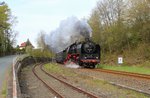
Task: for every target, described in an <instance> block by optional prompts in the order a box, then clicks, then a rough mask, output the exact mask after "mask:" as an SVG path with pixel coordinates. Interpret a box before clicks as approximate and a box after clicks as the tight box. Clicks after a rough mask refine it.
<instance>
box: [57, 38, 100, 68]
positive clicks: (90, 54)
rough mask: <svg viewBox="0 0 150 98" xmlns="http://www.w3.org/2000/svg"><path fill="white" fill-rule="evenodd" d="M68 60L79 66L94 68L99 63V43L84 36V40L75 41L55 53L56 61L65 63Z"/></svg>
mask: <svg viewBox="0 0 150 98" xmlns="http://www.w3.org/2000/svg"><path fill="white" fill-rule="evenodd" d="M69 60H71V61H72V62H75V63H77V64H79V65H80V66H81V67H88V68H95V66H96V64H98V63H100V45H99V44H96V43H94V42H93V41H91V40H90V39H89V38H86V39H85V41H82V42H75V43H73V44H72V45H70V46H69V47H67V48H66V49H65V50H63V51H61V52H59V53H57V54H56V61H57V62H58V63H64V64H65V63H66V62H67V61H69Z"/></svg>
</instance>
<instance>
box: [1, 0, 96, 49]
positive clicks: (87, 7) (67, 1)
mask: <svg viewBox="0 0 150 98" xmlns="http://www.w3.org/2000/svg"><path fill="white" fill-rule="evenodd" d="M0 1H5V2H6V3H7V4H8V6H9V8H10V9H11V12H12V15H13V16H15V17H17V24H16V25H15V26H14V30H16V31H17V32H18V36H17V38H16V39H17V45H20V44H21V43H22V42H25V41H26V40H27V39H28V38H29V40H30V41H31V43H32V44H33V45H34V46H35V47H37V45H36V44H37V43H36V39H37V37H38V34H39V32H40V31H45V32H46V33H50V32H51V31H53V30H55V29H56V28H57V27H58V26H59V23H60V22H61V21H62V20H64V19H66V18H68V17H71V16H75V17H77V18H78V19H82V18H86V19H87V18H89V16H90V14H91V11H92V9H93V8H94V7H95V6H96V2H97V1H98V0H0Z"/></svg>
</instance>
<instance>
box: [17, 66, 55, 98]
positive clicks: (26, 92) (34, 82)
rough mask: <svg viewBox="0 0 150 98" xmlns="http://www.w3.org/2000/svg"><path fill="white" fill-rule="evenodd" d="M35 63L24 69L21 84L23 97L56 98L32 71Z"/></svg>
mask: <svg viewBox="0 0 150 98" xmlns="http://www.w3.org/2000/svg"><path fill="white" fill-rule="evenodd" d="M32 68H33V65H31V66H28V67H25V68H23V69H22V72H21V76H20V79H19V80H20V86H21V93H22V95H23V98H54V95H53V94H52V93H50V92H49V90H48V89H47V88H46V87H45V86H44V85H43V83H42V82H41V81H39V80H38V79H37V78H36V77H35V75H34V74H33V73H32Z"/></svg>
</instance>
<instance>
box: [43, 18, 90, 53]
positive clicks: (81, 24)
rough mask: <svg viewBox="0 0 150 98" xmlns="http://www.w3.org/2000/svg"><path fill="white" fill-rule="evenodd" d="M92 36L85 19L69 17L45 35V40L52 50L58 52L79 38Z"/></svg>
mask: <svg viewBox="0 0 150 98" xmlns="http://www.w3.org/2000/svg"><path fill="white" fill-rule="evenodd" d="M91 36H92V29H91V27H90V26H89V24H88V23H87V21H86V20H79V19H78V18H76V17H69V18H67V19H66V20H63V21H62V22H61V23H60V25H59V27H58V28H57V29H56V30H55V31H52V32H50V34H48V35H46V37H45V42H46V44H47V45H48V46H49V48H51V49H52V50H53V51H54V52H56V53H57V52H60V51H62V50H64V49H65V48H67V47H68V46H69V45H71V44H72V43H74V42H75V41H77V40H80V38H83V37H84V38H87V37H91Z"/></svg>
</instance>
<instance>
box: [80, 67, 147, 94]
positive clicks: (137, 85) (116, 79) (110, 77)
mask: <svg viewBox="0 0 150 98" xmlns="http://www.w3.org/2000/svg"><path fill="white" fill-rule="evenodd" d="M79 70H80V71H78V73H80V74H83V75H88V76H91V77H93V78H97V79H101V80H105V81H109V82H111V83H113V84H119V85H122V86H126V87H129V88H132V89H135V90H138V91H142V92H146V93H148V94H149V95H150V80H148V79H141V78H134V77H130V76H122V75H116V74H110V73H105V72H94V71H90V72H89V70H84V69H79Z"/></svg>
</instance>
